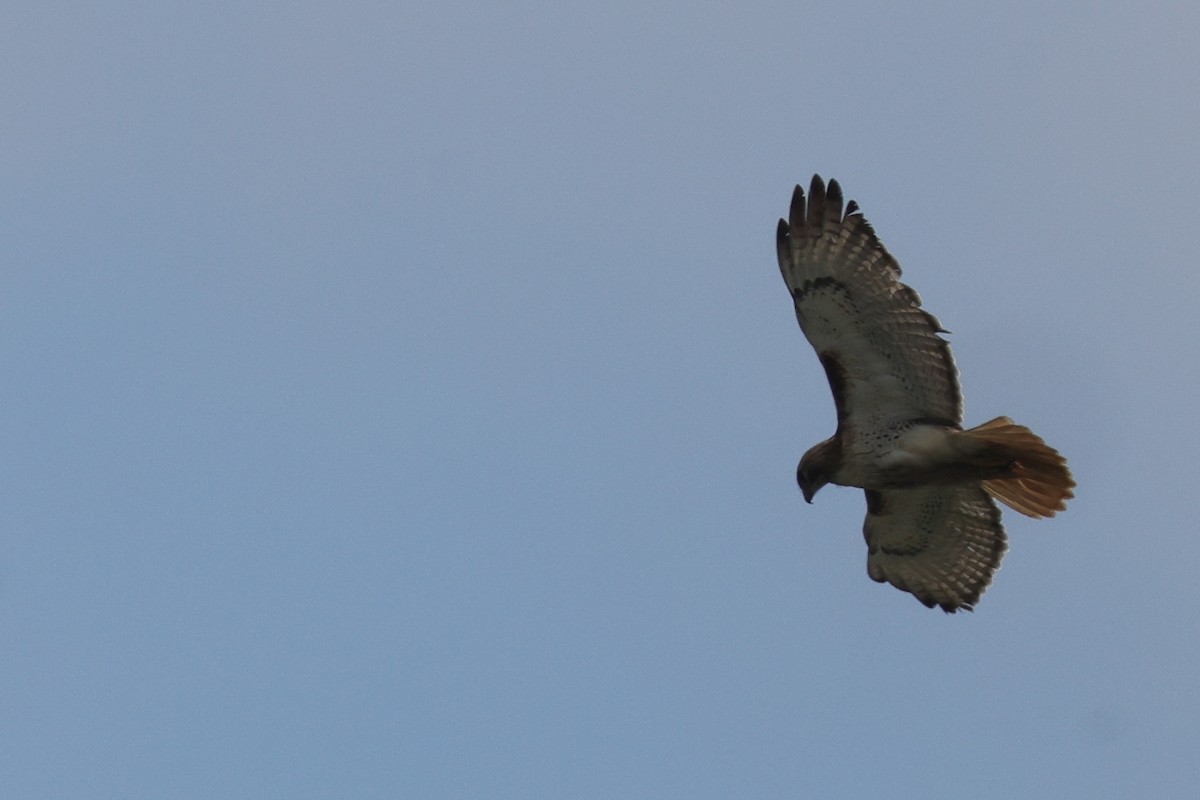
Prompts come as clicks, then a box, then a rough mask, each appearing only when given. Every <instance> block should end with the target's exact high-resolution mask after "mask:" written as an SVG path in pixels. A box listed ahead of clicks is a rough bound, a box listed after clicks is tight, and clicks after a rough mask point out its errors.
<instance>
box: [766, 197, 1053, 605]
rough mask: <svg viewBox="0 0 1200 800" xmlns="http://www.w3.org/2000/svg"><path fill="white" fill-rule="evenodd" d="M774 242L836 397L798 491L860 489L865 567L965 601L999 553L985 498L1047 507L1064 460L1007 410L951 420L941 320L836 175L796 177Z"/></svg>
mask: <svg viewBox="0 0 1200 800" xmlns="http://www.w3.org/2000/svg"><path fill="white" fill-rule="evenodd" d="M776 243H777V248H778V255H779V267H780V271H781V272H782V274H783V278H784V281H785V283H786V284H787V286H788V289H789V290H790V292H791V295H792V300H793V303H794V304H795V309H796V318H797V320H799V322H800V328H801V330H803V331H804V334H805V336H806V337H807V338H808V340H809V342H810V343H811V344H812V346H813V348H814V349H815V350H816V352H817V356H818V358H819V359H820V362H821V365H822V366H823V367H824V369H825V374H826V377H827V378H828V379H829V385H830V388H831V389H832V391H833V397H834V403H835V405H836V407H837V422H838V425H837V431H836V432H835V433H834V435H833V436H832V437H830V438H829V439H827V440H825V441H824V442H821V443H820V444H818V445H816V446H814V447H813V448H811V449H810V450H809V451H808V452H807V453H805V455H804V458H803V459H801V461H800V465H799V467H798V468H797V471H796V478H797V481H798V483H799V484H800V488H801V491H802V492H803V493H804V497H805V499H806V500H808V501H809V502H811V501H812V498H813V495H815V494H816V492H817V490H818V489H820V488H821V486H824V485H825V484H826V483H834V484H838V485H842V486H856V487H859V488H862V489H864V490H865V491H866V499H867V519H866V523H865V525H864V534H865V536H866V539H867V546H868V558H867V572H868V574H869V575H870V576H871V577H872V578H873V579H875V580H877V581H888V582H890V583H892V584H893V585H895V586H897V587H898V588H900V589H903V590H905V591H908V592H912V593H913V594H914V595H915V596H916V597H917V599H919V600H920V601H921V602H923V603H925V604H926V605H927V606H931V607H932V606H935V605H936V606H939V607H941V608H942V609H943V610H945V611H957V610H959V609H964V608H965V609H970V608H972V607H973V605H974V604H975V603H976V602H977V601H978V600H979V597H980V595H982V593H983V591H984V589H986V588H987V586H988V584H989V583H990V582H991V579H992V576H993V574H994V573H995V571H996V569H997V568H998V567H999V565H1000V560H1001V558H1002V557H1003V555H1004V552H1005V550H1006V549H1007V544H1006V539H1005V535H1004V529H1003V527H1002V525H1001V523H1000V511H999V509H998V508H997V507H996V505H995V503H994V502H992V499H991V498H996V499H998V500H1000V501H1002V502H1004V503H1005V504H1007V505H1009V506H1010V507H1012V508H1014V509H1015V510H1017V511H1020V512H1021V513H1023V514H1027V515H1029V516H1032V517H1049V516H1053V515H1054V514H1055V512H1057V511H1060V510H1062V509H1063V508H1065V503H1066V500H1067V499H1068V498H1070V497H1072V496H1073V494H1072V488H1073V487H1074V486H1075V482H1074V480H1073V479H1072V478H1071V474H1070V471H1069V470H1068V469H1067V467H1066V460H1065V459H1063V457H1062V456H1061V455H1059V454H1058V453H1057V452H1056V451H1055V450H1054V449H1053V448H1051V447H1049V446H1048V445H1047V444H1046V443H1045V442H1043V441H1042V440H1041V439H1040V438H1038V437H1037V436H1036V435H1034V434H1033V433H1032V432H1031V431H1030V430H1029V429H1028V428H1025V427H1023V426H1021V425H1017V424H1015V423H1014V422H1013V421H1012V420H1010V419H1008V418H1007V417H998V418H996V419H994V420H991V421H990V422H986V423H984V424H983V425H980V426H978V427H976V428H972V429H969V430H963V429H962V395H961V392H960V390H959V386H958V373H957V370H956V368H955V366H954V359H953V358H952V356H951V355H950V346H949V344H948V343H947V341H946V340H945V339H944V338H942V336H941V335H940V334H942V333H945V331H944V329H943V328H942V326H941V325H940V324H939V323H938V321H937V319H935V318H934V317H933V315H931V314H929V313H928V312H926V311H924V310H923V309H922V308H921V299H920V297H918V296H917V293H916V292H914V291H913V290H912V289H911V288H909V287H908V286H906V285H904V284H903V283H901V282H900V265H899V264H898V263H897V262H896V260H895V259H894V258H892V256H891V255H890V254H889V253H888V252H887V250H886V249H884V247H883V245H882V244H881V243H880V242H879V239H878V237H877V236H876V235H875V232H874V230H872V228H871V226H870V224H869V223H868V222H867V221H866V219H864V218H863V216H862V214H861V213H859V211H858V206H857V205H856V204H855V203H854V202H853V201H851V202H850V203H849V204H846V206H845V208H844V209H843V201H842V192H841V188H840V187H839V186H838V184H837V181H830V183H829V187H828V189H827V188H826V186H825V184H824V182H823V181H822V180H821V178H820V177H819V176H814V177H813V181H812V184H811V187H810V189H809V194H808V196H807V197H806V196H805V194H804V191H803V190H802V189H801V187H799V186H797V187H796V190H795V193H794V194H793V196H792V205H791V209H790V212H789V215H788V218H787V219H781V220H780V221H779V228H778V232H777V237H776Z"/></svg>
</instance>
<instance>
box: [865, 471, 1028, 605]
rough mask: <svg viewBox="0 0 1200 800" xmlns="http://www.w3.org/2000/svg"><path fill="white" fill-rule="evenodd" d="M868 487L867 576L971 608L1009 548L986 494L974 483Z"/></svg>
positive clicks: (928, 599) (924, 598)
mask: <svg viewBox="0 0 1200 800" xmlns="http://www.w3.org/2000/svg"><path fill="white" fill-rule="evenodd" d="M866 493H867V521H866V524H865V525H864V526H863V535H864V536H865V537H866V539H867V574H868V575H870V576H871V578H873V579H874V580H877V581H879V582H880V583H882V582H884V581H887V582H888V583H890V584H892V585H893V586H895V587H896V588H897V589H903V590H904V591H906V592H912V593H913V594H914V595H916V598H917V599H918V600H920V601H921V602H922V603H924V604H925V605H926V606H928V607H930V608H933V607H934V606H940V607H941V609H942V610H943V611H946V612H954V611H958V610H959V609H964V608H965V609H967V610H968V611H969V610H971V608H972V606H974V605H975V603H977V602H978V601H979V597H980V595H982V594H983V591H984V589H986V588H987V587H988V584H990V583H991V582H992V576H993V575H994V574H995V573H996V570H997V569H999V568H1000V559H1002V558H1004V551H1005V550H1007V549H1008V544H1007V539H1006V537H1005V535H1004V528H1003V526H1001V524H1000V509H999V508H997V507H996V504H995V503H994V502H992V499H991V498H990V497H988V496H987V494H986V493H985V492H984V491H983V489H982V488H981V487H980V486H979V485H978V484H953V485H942V486H937V485H933V486H923V487H920V488H917V489H896V490H887V491H883V492H877V491H873V490H871V489H868V490H866Z"/></svg>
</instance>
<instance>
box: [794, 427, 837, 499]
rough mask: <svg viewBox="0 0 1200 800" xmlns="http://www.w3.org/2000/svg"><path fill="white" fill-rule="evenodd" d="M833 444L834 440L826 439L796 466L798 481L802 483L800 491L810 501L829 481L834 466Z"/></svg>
mask: <svg viewBox="0 0 1200 800" xmlns="http://www.w3.org/2000/svg"><path fill="white" fill-rule="evenodd" d="M831 444H832V440H826V441H824V442H821V443H820V444H819V445H817V446H815V447H813V448H811V449H810V450H809V451H808V452H807V453H805V454H804V458H802V459H800V465H799V466H798V467H796V483H798V484H800V491H801V492H803V493H804V500H805V501H806V502H808V503H811V502H812V501H813V498H814V497H815V496H816V494H817V492H818V491H819V490H820V488H821V487H822V486H824V485H825V484H827V483H829V479H830V475H831V473H832V472H833V469H832V467H833V466H834V465H833V464H832V462H831V456H832V455H833V453H832V449H833V448H832V447H831Z"/></svg>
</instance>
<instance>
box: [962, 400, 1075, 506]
mask: <svg viewBox="0 0 1200 800" xmlns="http://www.w3.org/2000/svg"><path fill="white" fill-rule="evenodd" d="M960 435H961V436H963V437H965V438H966V439H967V440H968V441H970V442H971V443H972V444H973V445H976V447H975V448H973V449H976V450H977V453H978V456H977V457H978V458H980V459H981V460H985V461H988V462H991V463H996V462H999V463H1001V464H1004V465H1006V468H1005V469H1004V471H1003V472H1002V473H1001V474H1000V475H999V476H997V477H994V478H989V479H987V480H985V481H983V490H984V491H985V492H987V493H988V494H989V495H991V496H992V497H994V498H996V499H997V500H999V501H1000V502H1002V503H1004V504H1005V505H1007V506H1009V507H1011V508H1012V509H1013V510H1015V511H1020V512H1021V513H1022V514H1025V515H1026V516H1029V517H1035V518H1037V517H1053V516H1054V515H1055V514H1056V513H1057V512H1059V511H1062V510H1063V509H1065V508H1066V507H1067V500H1069V499H1070V498H1072V497H1074V496H1075V493H1074V492H1073V491H1072V489H1074V488H1075V479H1074V478H1072V477H1071V471H1070V470H1069V469H1068V468H1067V460H1066V459H1065V458H1063V457H1062V455H1060V454H1059V452H1058V451H1057V450H1055V449H1054V448H1053V447H1051V446H1050V445H1048V444H1046V443H1045V442H1044V441H1042V439H1041V437H1039V436H1038V435H1037V434H1035V433H1034V432H1033V431H1031V430H1029V429H1028V428H1026V427H1025V426H1024V425H1018V424H1016V423H1015V422H1013V421H1012V420H1011V419H1009V418H1008V417H997V418H996V419H993V420H991V421H989V422H985V423H983V424H982V425H980V426H978V427H975V428H971V429H970V430H965V431H962V433H961V434H960Z"/></svg>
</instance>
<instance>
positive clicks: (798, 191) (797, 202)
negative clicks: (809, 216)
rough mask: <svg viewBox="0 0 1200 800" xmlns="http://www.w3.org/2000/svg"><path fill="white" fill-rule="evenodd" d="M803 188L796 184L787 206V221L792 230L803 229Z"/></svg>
mask: <svg viewBox="0 0 1200 800" xmlns="http://www.w3.org/2000/svg"><path fill="white" fill-rule="evenodd" d="M805 207H806V206H805V202H804V188H803V187H802V186H800V184H796V188H795V190H793V191H792V205H791V206H790V207H789V208H788V222H789V223H790V224H791V227H792V230H794V231H797V232H799V231H802V230H804V216H805V214H804V211H805Z"/></svg>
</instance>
